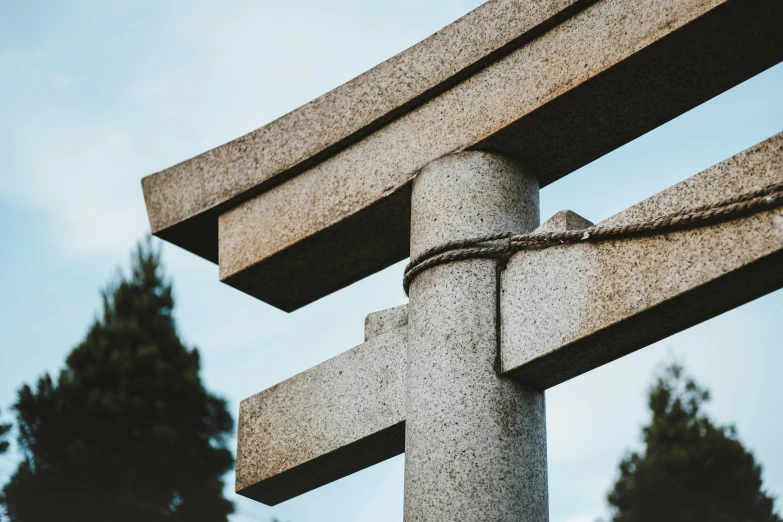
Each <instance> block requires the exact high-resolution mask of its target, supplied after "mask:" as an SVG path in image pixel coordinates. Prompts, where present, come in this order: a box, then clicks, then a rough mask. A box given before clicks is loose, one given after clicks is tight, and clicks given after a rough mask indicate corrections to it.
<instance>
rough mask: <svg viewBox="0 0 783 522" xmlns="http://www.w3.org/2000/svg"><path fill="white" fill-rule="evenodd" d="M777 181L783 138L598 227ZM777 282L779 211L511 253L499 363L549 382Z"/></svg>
mask: <svg viewBox="0 0 783 522" xmlns="http://www.w3.org/2000/svg"><path fill="white" fill-rule="evenodd" d="M780 182H783V133H781V134H778V135H776V136H774V137H772V138H770V139H769V140H767V141H765V142H762V143H760V144H758V145H756V146H754V147H752V148H750V149H748V150H746V151H744V152H742V153H740V154H737V155H736V156H734V157H732V158H730V159H728V160H726V161H724V162H722V163H719V164H718V165H715V166H714V167H711V168H709V169H707V170H705V171H704V172H702V173H700V174H698V175H696V176H693V177H691V178H689V179H687V180H686V181H684V182H682V183H680V184H678V185H675V186H673V187H671V188H669V189H667V190H665V191H663V192H661V193H659V194H657V195H655V196H653V197H651V198H649V199H647V200H645V201H643V202H641V203H639V204H638V205H635V206H633V207H631V208H629V209H628V210H625V211H624V212H621V213H620V214H617V215H616V216H614V217H612V218H609V219H608V220H606V221H604V222H602V223H601V224H602V225H619V224H626V223H633V222H637V221H641V220H647V219H651V218H654V217H657V216H660V215H663V214H667V213H671V212H675V211H677V210H681V209H683V208H689V207H696V206H700V205H705V204H710V203H715V202H718V201H720V200H723V199H726V198H730V197H732V196H735V195H738V194H740V193H743V192H746V191H749V190H753V189H759V188H762V187H764V186H766V185H769V184H772V183H780ZM781 287H783V209H776V210H769V211H765V212H762V213H759V214H756V215H753V216H750V217H745V218H741V219H738V220H734V221H730V222H726V223H722V224H719V225H713V226H708V227H704V228H697V229H691V230H683V231H678V232H673V233H669V234H662V235H656V236H650V237H644V238H633V239H625V240H615V241H607V242H601V243H581V244H575V245H567V246H558V247H552V248H549V249H546V250H540V251H527V252H520V253H517V254H515V255H514V256H513V257H512V258H511V259H510V261H509V263H508V265H507V268H506V270H505V271H504V272H503V275H502V281H501V289H502V291H501V300H500V309H501V320H502V326H501V357H500V359H501V368H502V371H503V372H504V373H505V374H507V375H510V376H512V377H515V378H517V379H519V380H521V381H522V382H524V383H525V384H527V385H529V386H531V387H533V388H536V389H541V390H543V389H546V388H550V387H552V386H555V385H557V384H560V383H561V382H564V381H566V380H568V379H571V378H572V377H576V376H577V375H580V374H582V373H585V372H588V371H590V370H592V369H594V368H597V367H598V366H601V365H603V364H606V363H608V362H610V361H612V360H614V359H617V358H619V357H622V356H624V355H627V354H629V353H631V352H633V351H635V350H637V349H640V348H643V347H645V346H647V345H649V344H651V343H654V342H656V341H659V340H661V339H663V338H665V337H668V336H670V335H672V334H674V333H677V332H679V331H681V330H684V329H686V328H689V327H691V326H693V325H695V324H698V323H700V322H702V321H705V320H707V319H710V318H712V317H715V316H717V315H719V314H721V313H723V312H725V311H727V310H730V309H732V308H735V307H737V306H740V305H742V304H744V303H747V302H749V301H751V300H753V299H756V298H758V297H760V296H762V295H764V294H767V293H769V292H771V291H773V290H777V289H779V288H781Z"/></svg>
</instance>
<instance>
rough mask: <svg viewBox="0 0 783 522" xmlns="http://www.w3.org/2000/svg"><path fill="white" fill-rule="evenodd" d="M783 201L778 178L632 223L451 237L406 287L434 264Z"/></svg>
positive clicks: (708, 219)
mask: <svg viewBox="0 0 783 522" xmlns="http://www.w3.org/2000/svg"><path fill="white" fill-rule="evenodd" d="M781 206H783V183H776V184H773V185H769V186H766V187H764V188H762V189H759V190H754V191H750V192H746V193H744V194H740V195H739V196H735V197H733V198H729V199H725V200H723V201H719V202H718V203H711V204H709V205H702V206H700V207H695V208H691V209H683V210H679V211H677V212H673V213H670V214H666V215H663V216H660V217H657V218H654V219H651V220H647V221H641V222H638V223H630V224H627V225H616V226H601V225H593V226H591V227H588V228H586V229H583V230H567V231H562V232H538V233H535V232H534V233H529V234H513V233H511V232H501V233H498V234H487V235H484V236H479V237H474V238H470V239H463V240H458V241H449V242H448V243H444V244H442V245H438V246H436V247H433V248H430V249H427V250H425V251H424V252H422V253H421V254H419V255H418V256H416V257H415V258H413V259H411V262H410V263H408V266H406V267H405V275H404V276H403V282H402V286H403V288H404V289H405V294H406V295H407V294H408V290H409V289H410V286H411V283H412V282H413V280H414V279H415V278H416V276H417V275H419V274H420V273H422V272H424V271H425V270H428V269H430V268H432V267H434V266H438V265H443V264H446V263H452V262H454V261H462V260H466V259H502V260H507V259H508V258H509V257H511V255H512V254H514V253H516V252H519V251H521V250H541V249H544V248H549V247H553V246H557V245H568V244H574V243H580V242H582V241H588V242H595V243H597V242H599V241H607V240H610V239H621V238H626V237H639V236H649V235H655V234H663V233H666V232H673V231H675V230H683V229H689V228H699V227H704V226H707V225H712V224H716V223H723V222H726V221H731V220H734V219H737V218H740V217H743V216H749V215H751V214H756V213H758V212H761V211H764V210H770V209H773V208H777V207H781Z"/></svg>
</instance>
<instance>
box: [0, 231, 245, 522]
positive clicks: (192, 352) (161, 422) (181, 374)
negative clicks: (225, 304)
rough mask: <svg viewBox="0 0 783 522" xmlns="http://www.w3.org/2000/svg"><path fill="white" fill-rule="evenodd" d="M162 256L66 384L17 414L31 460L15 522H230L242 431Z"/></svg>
mask: <svg viewBox="0 0 783 522" xmlns="http://www.w3.org/2000/svg"><path fill="white" fill-rule="evenodd" d="M173 306H174V301H173V298H172V289H171V285H170V283H169V282H168V281H167V280H166V279H165V278H164V275H163V274H162V267H161V264H160V251H159V250H157V251H156V250H155V249H154V248H153V247H152V246H151V242H150V240H149V238H148V240H147V241H146V242H144V243H142V244H139V245H138V247H137V249H136V251H135V254H134V255H133V256H132V259H131V272H130V274H129V276H127V277H126V276H123V275H120V277H119V281H118V282H116V283H114V284H111V285H109V287H108V288H107V289H106V290H105V291H104V292H103V313H102V316H101V317H100V318H98V319H96V320H95V321H94V323H93V325H92V326H91V328H90V329H89V331H88V333H87V335H86V338H85V339H84V341H82V343H81V344H80V345H78V346H77V347H76V348H75V349H74V350H73V351H72V352H71V354H70V355H69V356H68V358H67V360H66V364H65V368H64V369H63V370H62V371H61V373H60V374H59V376H58V377H57V379H56V380H55V379H52V378H51V377H50V376H49V375H48V374H47V375H44V376H43V377H41V378H40V379H39V381H38V383H37V385H36V386H35V387H34V388H32V387H30V386H27V385H25V386H23V387H22V388H21V389H20V390H19V392H18V397H17V401H16V403H15V404H14V407H13V408H14V411H15V413H16V420H17V426H18V429H19V435H18V441H19V445H20V447H21V449H22V451H23V453H24V460H23V461H22V462H21V464H20V465H19V467H18V469H17V470H16V472H15V473H14V475H13V476H12V478H11V480H10V482H9V483H8V484H6V485H5V487H4V488H3V494H2V498H0V502H2V504H3V505H4V507H5V510H6V512H7V516H8V517H9V518H10V520H11V522H41V521H47V520H57V521H63V522H77V521H78V522H107V521H113V522H126V521H127V522H131V521H132V522H141V521H144V522H157V521H188V522H198V521H204V522H220V521H225V520H227V515H228V514H230V513H231V512H233V505H232V504H231V502H229V501H228V500H226V499H225V498H224V497H223V493H222V490H223V481H222V476H223V475H224V474H225V473H226V472H227V471H228V470H229V469H230V467H231V466H232V464H233V456H232V454H231V451H230V450H229V449H228V448H227V438H228V436H229V434H230V433H231V431H232V429H233V420H232V418H231V416H230V415H229V413H228V411H227V409H226V403H225V401H224V400H222V399H220V398H218V397H216V396H214V395H212V394H210V393H209V392H208V391H206V390H205V388H204V386H203V384H202V382H201V379H200V377H199V369H200V361H199V353H198V351H197V350H196V349H189V348H187V347H186V346H184V345H183V344H182V342H181V341H180V339H179V336H178V333H177V330H176V327H175V323H174V319H173V317H172V309H173Z"/></svg>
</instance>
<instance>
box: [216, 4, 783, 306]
mask: <svg viewBox="0 0 783 522" xmlns="http://www.w3.org/2000/svg"><path fill="white" fill-rule="evenodd" d="M781 23H783V4H781V2H779V1H777V0H775V1H773V0H748V1H739V0H686V1H683V0H633V1H630V0H599V1H597V2H595V3H593V4H591V5H590V6H589V7H587V8H585V9H583V10H581V11H579V12H577V13H575V14H574V15H573V16H572V17H570V18H568V19H567V20H565V21H564V22H562V23H561V24H559V25H557V26H556V27H554V28H552V29H550V30H548V31H546V32H545V33H544V34H542V35H541V36H540V37H539V38H537V39H534V40H532V41H530V42H529V43H527V44H526V45H523V46H522V47H520V48H519V49H516V50H514V51H513V52H511V53H510V54H508V55H505V56H503V57H502V58H500V59H498V60H497V61H495V62H493V63H492V64H490V65H488V66H487V67H485V68H483V69H480V70H477V71H475V72H474V73H473V74H472V75H471V76H470V77H469V78H467V79H465V80H464V81H462V82H461V83H459V84H456V85H454V86H453V87H452V88H450V89H449V90H446V91H444V92H442V93H440V94H439V95H438V96H437V97H434V98H432V99H430V100H428V101H427V102H426V103H424V104H422V105H420V106H417V107H415V108H413V109H412V110H411V111H409V112H406V113H405V114H403V115H401V116H400V117H398V118H397V119H395V120H393V121H391V122H390V123H388V124H387V125H385V126H384V127H382V128H379V129H377V130H375V131H374V132H373V133H372V134H369V135H367V136H366V137H364V138H363V139H361V140H360V141H357V142H355V143H353V144H352V145H350V146H349V147H347V148H345V149H343V150H341V151H340V152H339V153H337V154H335V155H333V156H330V157H329V158H327V159H325V160H324V161H321V162H320V163H318V164H317V165H313V166H312V167H311V168H309V169H308V170H306V171H304V172H302V173H300V174H299V175H297V176H295V177H293V178H291V179H290V180H288V181H286V182H285V183H283V184H280V185H278V186H276V187H274V188H271V189H269V190H267V191H266V192H263V193H262V194H260V195H258V196H257V197H255V198H253V199H251V200H248V201H246V202H244V203H242V204H240V205H238V206H236V207H235V208H231V209H229V210H227V211H226V212H225V213H223V214H222V215H221V216H220V218H219V249H220V252H219V259H220V274H221V279H222V280H223V281H225V282H227V283H228V284H230V285H232V286H234V287H236V288H239V289H240V290H242V291H244V292H247V293H249V294H251V295H253V296H255V297H258V298H259V299H262V300H264V301H266V302H268V303H270V304H273V305H274V306H278V307H280V308H282V309H284V310H293V309H295V308H297V307H299V306H302V305H304V304H307V303H309V302H312V301H313V300H315V299H317V298H319V297H322V296H323V295H326V294H328V293H330V292H333V291H335V290H338V289H339V288H342V287H343V286H346V285H347V284H350V283H352V282H354V281H356V280H358V279H361V278H362V277H365V276H367V275H369V274H371V273H373V272H374V271H377V270H379V269H381V268H383V267H385V266H388V265H390V264H391V263H393V262H395V261H398V260H400V259H403V258H405V257H406V256H407V255H408V254H409V251H408V249H407V248H408V245H407V238H408V228H407V223H408V216H409V213H410V206H409V198H408V194H409V191H410V182H411V180H412V179H413V177H414V175H415V174H416V172H418V171H419V170H420V169H421V168H422V167H424V166H425V165H426V164H428V163H429V162H431V161H433V160H434V159H437V158H440V157H442V156H444V155H446V154H449V153H451V152H454V151H459V150H464V149H466V148H470V147H475V148H479V149H485V150H491V151H496V152H501V153H503V154H505V155H510V156H514V157H519V158H522V159H524V160H526V161H527V162H528V163H531V164H535V165H538V166H539V167H540V168H539V182H540V184H541V186H544V185H546V184H548V183H550V182H552V181H554V180H556V179H558V178H559V177H561V176H563V175H566V174H568V173H569V172H571V171H573V170H574V169H576V168H578V167H580V166H582V165H584V164H586V163H588V162H589V161H592V160H594V159H596V158H597V157H599V156H601V155H603V154H605V153H607V152H609V151H611V150H612V149H614V148H616V147H618V146H620V145H623V144H624V143H627V142H628V141H630V140H631V139H634V138H636V137H637V136H639V135H641V134H643V133H644V132H647V131H649V130H651V129H652V128H654V127H656V126H658V125H660V124H662V123H664V122H665V121H668V120H669V119H671V118H673V117H675V116H677V115H679V114H681V113H682V112H684V111H686V110H689V109H691V108H692V107H694V106H695V105H697V104H699V103H702V102H703V101H705V100H706V99H708V98H710V97H712V96H714V95H716V94H719V93H720V92H722V91H724V90H726V89H728V88H730V87H732V86H733V85H736V84H737V83H739V82H740V81H743V80H745V79H747V78H748V77H750V76H752V75H753V74H756V73H758V72H760V71H761V70H763V69H765V68H767V67H769V66H771V65H773V64H775V63H777V62H778V61H780V60H781V59H783V31H780V30H779V28H780V26H781ZM585 136H590V139H584V137H585ZM216 172H217V171H216ZM203 237H206V236H203Z"/></svg>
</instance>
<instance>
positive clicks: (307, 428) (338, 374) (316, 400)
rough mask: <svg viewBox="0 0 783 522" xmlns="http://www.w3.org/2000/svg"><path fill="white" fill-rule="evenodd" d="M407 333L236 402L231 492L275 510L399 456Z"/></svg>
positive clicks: (394, 332)
mask: <svg viewBox="0 0 783 522" xmlns="http://www.w3.org/2000/svg"><path fill="white" fill-rule="evenodd" d="M406 338H407V329H406V328H405V327H401V328H393V329H390V330H387V331H385V332H384V333H380V334H378V335H376V336H374V337H373V338H372V339H370V340H368V341H367V342H366V343H364V344H362V345H360V346H357V347H356V348H353V349H352V350H349V351H347V352H345V353H343V354H341V355H338V356H337V357H335V358H333V359H330V360H328V361H326V362H324V363H322V364H320V365H318V366H316V367H314V368H312V369H310V370H307V371H306V372H303V373H301V374H299V375H297V376H295V377H292V378H291V379H288V380H287V381H284V382H282V383H280V384H278V385H276V386H273V387H272V388H269V389H268V390H265V391H263V392H261V393H259V394H257V395H254V396H252V397H250V398H248V399H245V400H244V401H242V403H241V405H240V410H239V429H238V437H237V438H238V440H237V464H236V466H237V467H236V490H237V492H238V493H239V494H240V495H244V496H246V497H249V498H252V499H254V500H257V501H259V502H263V503H264V504H268V505H274V504H277V503H279V502H283V501H285V500H288V499H290V498H292V497H295V496H297V495H300V494H302V493H305V492H307V491H310V490H312V489H315V488H317V487H320V486H322V485H324V484H327V483H329V482H332V481H333V480H337V479H339V478H342V477H345V476H347V475H350V474H351V473H354V472H356V471H359V470H361V469H364V468H366V467H368V466H371V465H373V464H377V463H378V462H381V461H383V460H385V459H388V458H391V457H393V456H395V455H399V454H400V453H402V452H403V451H404V447H405V429H404V420H405V402H404V392H403V386H404V365H405V353H406V348H405V347H406Z"/></svg>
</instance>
